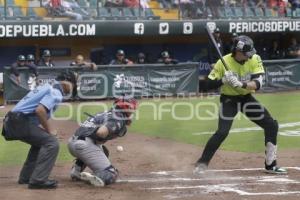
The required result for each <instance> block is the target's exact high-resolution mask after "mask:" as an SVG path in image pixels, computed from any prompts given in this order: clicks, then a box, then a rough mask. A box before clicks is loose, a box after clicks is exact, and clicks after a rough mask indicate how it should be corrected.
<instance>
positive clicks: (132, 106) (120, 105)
mask: <svg viewBox="0 0 300 200" xmlns="http://www.w3.org/2000/svg"><path fill="white" fill-rule="evenodd" d="M113 105H114V107H115V108H117V109H121V110H136V109H137V106H138V102H137V100H136V99H135V98H130V97H126V96H123V97H119V98H117V99H116V100H115V101H114V103H113Z"/></svg>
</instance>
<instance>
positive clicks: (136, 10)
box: [132, 8, 145, 18]
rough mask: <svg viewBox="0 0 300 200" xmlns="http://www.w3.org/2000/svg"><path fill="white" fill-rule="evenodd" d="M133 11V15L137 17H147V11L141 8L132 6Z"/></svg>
mask: <svg viewBox="0 0 300 200" xmlns="http://www.w3.org/2000/svg"><path fill="white" fill-rule="evenodd" d="M132 11H133V15H134V16H135V17H137V18H144V17H145V15H144V14H145V13H144V12H143V10H142V9H140V8H132Z"/></svg>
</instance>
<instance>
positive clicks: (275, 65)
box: [265, 60, 300, 89]
mask: <svg viewBox="0 0 300 200" xmlns="http://www.w3.org/2000/svg"><path fill="white" fill-rule="evenodd" d="M265 65H266V66H267V67H266V86H267V87H270V88H274V89H293V88H299V87H300V62H299V60H294V61H288V62H287V61H275V62H274V61H273V62H269V63H268V62H267V63H266V64H265Z"/></svg>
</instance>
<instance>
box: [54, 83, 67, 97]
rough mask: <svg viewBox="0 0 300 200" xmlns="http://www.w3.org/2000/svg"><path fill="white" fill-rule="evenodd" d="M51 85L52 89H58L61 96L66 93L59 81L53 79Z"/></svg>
mask: <svg viewBox="0 0 300 200" xmlns="http://www.w3.org/2000/svg"><path fill="white" fill-rule="evenodd" d="M52 87H53V88H54V89H57V90H59V91H60V92H61V94H62V95H63V96H65V95H66V94H65V93H64V90H63V87H62V85H61V83H60V82H59V81H54V83H53V84H52Z"/></svg>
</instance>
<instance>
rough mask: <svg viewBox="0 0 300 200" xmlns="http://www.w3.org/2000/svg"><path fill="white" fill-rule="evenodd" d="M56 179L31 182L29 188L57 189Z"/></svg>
mask: <svg viewBox="0 0 300 200" xmlns="http://www.w3.org/2000/svg"><path fill="white" fill-rule="evenodd" d="M57 183H58V182H57V181H56V180H47V181H45V182H38V183H29V185H28V188H29V189H55V188H57Z"/></svg>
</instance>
